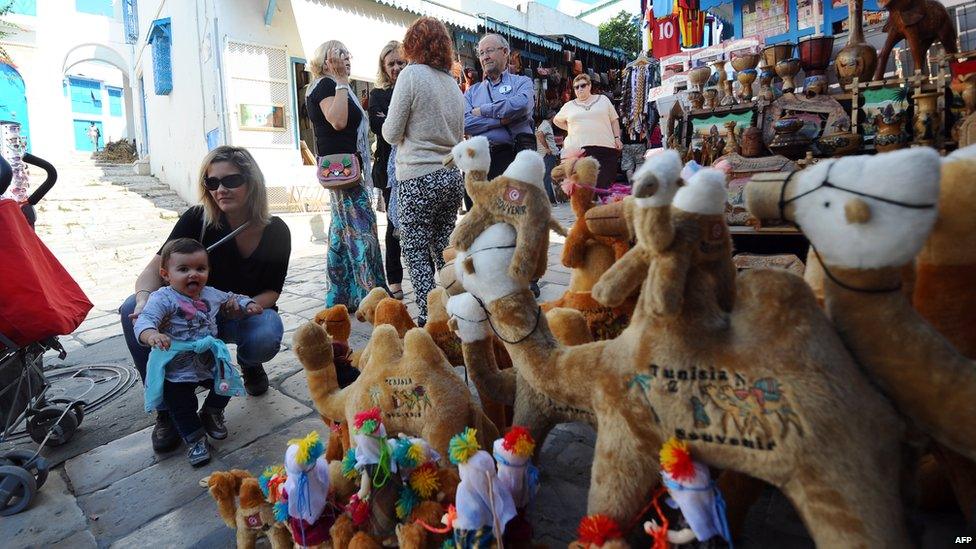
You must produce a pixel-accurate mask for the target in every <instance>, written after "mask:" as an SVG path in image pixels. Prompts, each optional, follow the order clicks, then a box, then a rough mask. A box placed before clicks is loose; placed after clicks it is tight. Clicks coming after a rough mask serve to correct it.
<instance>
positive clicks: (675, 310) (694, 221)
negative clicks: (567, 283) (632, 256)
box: [461, 176, 907, 547]
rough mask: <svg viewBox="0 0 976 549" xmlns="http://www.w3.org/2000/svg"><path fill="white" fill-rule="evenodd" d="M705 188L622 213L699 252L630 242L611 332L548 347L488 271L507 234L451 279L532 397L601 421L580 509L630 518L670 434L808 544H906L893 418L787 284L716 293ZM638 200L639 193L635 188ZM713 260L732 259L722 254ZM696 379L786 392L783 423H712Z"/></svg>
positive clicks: (803, 290)
mask: <svg viewBox="0 0 976 549" xmlns="http://www.w3.org/2000/svg"><path fill="white" fill-rule="evenodd" d="M696 177H697V176H696ZM716 183H717V181H716V180H715V178H712V177H706V176H703V177H702V178H701V180H700V184H701V185H699V184H698V183H696V180H695V179H693V180H692V181H691V182H690V184H689V186H688V187H686V188H684V189H682V190H681V191H679V192H678V195H677V197H676V198H675V205H674V209H673V210H665V209H664V208H663V204H662V205H660V206H654V205H647V206H639V207H638V208H635V210H638V211H637V212H636V213H635V216H636V219H635V228H636V227H644V228H645V230H646V228H647V227H653V226H665V225H666V224H667V223H665V219H666V216H667V215H669V213H670V215H671V219H670V224H671V225H673V226H674V231H673V233H674V234H675V235H686V234H693V233H694V230H693V229H695V230H697V231H698V240H697V244H698V246H695V247H692V248H691V250H690V251H689V253H692V254H693V257H692V258H689V259H681V258H677V257H674V258H668V257H667V255H668V253H669V252H670V250H671V248H670V247H665V248H664V249H663V256H664V257H661V258H658V257H657V256H658V255H662V253H659V252H655V251H654V250H653V249H652V248H645V246H644V245H642V244H640V241H641V240H640V239H639V247H640V248H641V249H643V250H644V253H646V254H647V256H648V263H649V267H648V269H647V270H646V271H645V273H644V276H643V277H642V279H643V280H638V281H637V282H636V283H635V282H633V281H625V280H622V281H621V283H622V286H623V287H624V288H625V290H624V291H626V292H628V293H629V291H630V288H633V287H635V286H636V285H640V284H641V283H642V282H643V290H642V292H641V296H640V300H639V302H638V306H637V308H636V309H635V313H634V319H633V320H632V322H631V324H630V326H628V327H627V329H626V330H624V333H623V334H622V335H621V336H620V337H618V338H616V339H614V340H611V341H598V342H594V343H589V344H584V345H579V346H575V347H566V346H562V345H560V344H558V343H557V342H556V341H555V338H554V337H553V336H552V334H551V332H550V330H549V328H548V323H547V321H546V319H545V317H544V316H542V315H540V314H539V313H538V309H537V306H536V305H535V302H534V300H533V299H532V294H531V293H530V292H529V291H528V290H527V289H526V288H525V287H524V285H522V286H521V287H517V288H516V289H515V290H514V291H512V286H513V281H511V280H510V279H509V280H506V279H505V275H506V273H505V271H504V270H503V269H499V267H498V266H499V265H506V264H507V261H506V260H507V259H508V258H509V257H511V255H510V249H508V248H505V247H504V246H506V245H510V244H511V242H512V239H511V237H510V236H509V238H508V239H504V238H497V235H495V236H496V238H490V237H491V236H492V235H490V234H488V232H487V231H486V233H485V234H484V235H482V236H483V237H482V238H479V239H478V240H476V241H475V243H474V244H473V245H472V248H471V249H470V250H469V252H470V255H471V257H472V258H473V263H474V273H473V274H465V273H463V272H462V273H461V276H462V283H463V284H464V287H465V288H466V289H467V290H469V291H470V292H472V293H473V294H474V295H476V296H477V297H478V298H479V299H481V301H482V302H483V303H485V306H486V309H487V312H488V314H489V315H490V320H491V323H492V326H493V327H494V329H495V330H497V331H498V333H499V334H500V335H501V336H503V337H504V339H505V340H507V341H510V342H512V343H506V347H507V348H508V350H509V354H511V355H512V358H513V361H514V362H515V366H516V368H518V370H519V372H520V373H521V374H522V375H523V376H524V377H525V379H526V381H527V382H528V383H529V384H530V385H531V386H532V387H533V388H534V389H535V390H536V391H538V392H539V393H541V394H544V395H546V396H549V397H550V398H553V399H556V400H559V401H562V402H565V403H567V404H569V405H572V406H576V407H581V408H590V409H592V410H593V411H594V413H595V415H596V417H597V422H598V423H599V425H600V428H599V430H598V433H597V443H596V452H595V456H594V463H593V469H592V478H593V482H592V484H591V486H590V494H589V499H588V512H589V513H590V514H597V513H602V514H606V515H608V516H609V517H611V518H613V519H614V520H616V521H617V522H618V523H629V522H630V521H631V520H632V519H633V518H634V515H635V514H636V513H637V511H638V510H639V509H640V508H641V507H642V506H643V504H644V502H645V501H646V498H648V497H649V495H650V492H651V489H652V488H653V487H654V486H655V485H656V483H657V482H658V479H659V470H658V463H657V461H656V459H655V456H656V454H657V452H658V450H659V448H660V446H661V444H662V442H663V441H664V440H665V439H666V438H668V437H670V436H676V437H678V438H679V439H683V440H685V441H686V442H688V444H689V446H690V447H691V451H692V452H693V453H694V455H695V456H696V459H699V460H701V461H702V462H704V463H706V464H708V465H711V466H713V467H718V468H722V469H730V470H734V471H740V472H743V473H746V474H748V475H751V476H754V477H756V478H759V479H762V480H765V481H766V482H769V483H770V484H772V485H774V486H776V487H778V488H779V489H780V490H782V491H783V492H784V493H785V494H786V495H787V497H789V498H790V500H791V501H792V502H793V504H794V506H795V507H796V509H797V510H798V512H799V513H800V515H801V517H802V518H803V520H804V522H805V523H806V525H807V528H808V529H809V530H810V532H811V534H812V536H813V538H814V541H815V542H816V543H817V544H818V545H819V546H822V547H834V546H844V547H876V546H885V547H903V546H906V544H907V540H906V533H905V530H904V525H903V522H902V513H901V505H900V500H899V497H898V488H897V486H898V472H899V459H898V456H899V451H898V450H899V441H900V440H901V435H902V425H901V423H900V421H899V420H898V418H897V416H896V415H895V413H894V410H893V409H892V408H891V406H890V405H889V404H888V403H887V402H886V401H885V400H884V399H883V398H882V397H881V396H880V395H879V394H878V393H877V392H876V391H875V390H874V389H873V388H872V387H871V385H870V384H869V383H868V382H867V380H866V379H865V378H864V376H863V375H861V374H860V372H859V370H858V367H857V365H856V364H855V363H854V362H853V360H852V359H851V357H850V355H849V354H848V353H847V351H846V349H845V348H844V345H843V343H842V342H841V341H840V339H839V338H838V337H837V335H836V333H835V332H834V329H833V326H832V325H831V324H830V322H829V321H828V320H827V318H826V317H825V316H824V314H823V312H822V311H821V310H820V309H819V308H818V306H817V304H816V301H815V300H814V298H813V296H812V294H811V293H810V290H809V288H807V286H806V285H805V284H804V283H803V280H802V279H800V278H799V277H796V276H794V275H792V274H789V273H786V272H779V271H767V270H752V271H749V272H747V273H744V274H743V275H742V276H740V277H739V278H738V280H737V281H736V286H735V294H734V302H733V304H734V306H733V307H727V305H728V303H729V302H732V297H733V296H721V295H719V294H718V290H717V289H718V288H721V287H723V286H724V281H723V277H724V276H725V273H727V272H728V271H729V266H728V265H721V263H722V261H721V260H720V259H719V258H717V257H714V256H713V255H712V252H713V250H714V247H713V246H714V245H716V244H717V242H716V238H715V237H714V233H712V232H711V228H712V227H713V226H714V225H712V224H711V221H712V219H715V218H717V219H724V218H723V216H722V212H723V211H724V202H725V196H724V195H725V192H724V186H722V185H721V184H720V183H718V186H716ZM635 194H637V196H647V193H643V192H641V191H640V190H639V189H638V190H635ZM652 196H653V195H652ZM662 202H667V200H662ZM645 214H646V216H647V217H648V218H650V219H643V218H644V217H645ZM662 216H664V217H665V219H661V217H662ZM654 218H657V219H654ZM638 235H641V232H638ZM641 236H642V238H643V239H644V241H648V240H652V239H653V237H654V235H651V234H646V233H645V234H643V235H641ZM724 238H726V239H727V238H728V233H727V229H726V231H725V236H724ZM678 245H679V246H680V247H681V249H684V250H687V248H686V247H685V244H684V243H681V242H679V243H678ZM699 252H701V254H699ZM660 260H664V262H665V263H664V264H663V265H658V263H659V262H660ZM724 261H726V262H728V263H729V264H731V258H728V257H726V258H725V260H724ZM634 264H636V263H634ZM632 266H633V264H632ZM665 273H671V275H672V276H675V277H676V278H675V279H669V277H667V276H663V275H664V274H665ZM675 287H680V288H682V289H683V290H682V292H676V291H675ZM729 290H731V288H730V289H729ZM654 292H657V293H656V294H655V293H654ZM729 309H730V310H729ZM705 384H712V385H718V386H728V387H730V388H731V389H732V391H733V393H732V394H733V395H735V398H737V399H740V400H742V401H746V400H748V399H751V398H755V399H757V400H759V399H760V398H761V402H763V403H765V402H767V401H779V400H781V399H782V398H784V397H785V398H787V399H788V400H789V401H790V403H791V409H790V412H791V414H790V416H789V417H790V419H791V420H792V419H794V418H795V421H796V425H794V424H793V423H792V421H790V422H788V428H787V427H785V426H782V425H779V424H778V423H780V422H779V419H778V416H777V414H776V413H775V412H773V411H768V412H767V411H763V415H764V419H766V420H767V421H771V422H772V423H773V428H772V436H767V435H766V432H765V431H764V430H763V429H762V427H758V428H757V427H756V426H755V422H753V424H752V425H749V426H746V425H741V424H740V425H741V430H740V425H736V424H735V423H734V422H731V421H727V422H726V424H725V426H723V425H722V423H721V421H720V414H721V413H722V412H723V410H722V409H720V408H718V407H717V406H715V405H714V404H713V403H711V402H710V401H708V400H707V398H705V395H704V394H703V390H704V389H703V386H704V385H705ZM723 390H724V389H723ZM760 395H761V396H760ZM696 399H697V401H698V403H700V404H701V406H698V405H696ZM780 415H781V414H780ZM773 418H777V419H775V421H773Z"/></svg>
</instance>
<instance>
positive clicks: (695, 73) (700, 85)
mask: <svg viewBox="0 0 976 549" xmlns="http://www.w3.org/2000/svg"><path fill="white" fill-rule="evenodd" d="M711 75H712V69H711V68H710V67H707V66H701V67H695V68H693V69H691V70H690V71H688V83H689V84H691V85H692V86H694V89H695V90H697V91H702V90H703V89H704V87H705V82H708V77H709V76H711Z"/></svg>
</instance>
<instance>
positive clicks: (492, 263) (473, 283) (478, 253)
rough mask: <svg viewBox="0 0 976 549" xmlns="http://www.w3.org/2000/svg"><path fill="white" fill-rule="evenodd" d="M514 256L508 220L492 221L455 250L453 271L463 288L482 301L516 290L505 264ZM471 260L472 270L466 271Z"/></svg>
mask: <svg viewBox="0 0 976 549" xmlns="http://www.w3.org/2000/svg"><path fill="white" fill-rule="evenodd" d="M513 255H515V229H514V228H513V227H512V226H511V225H509V224H507V223H495V224H494V225H492V226H490V227H488V228H487V229H485V230H484V232H482V233H481V234H480V235H478V237H477V238H475V239H474V242H473V243H472V244H471V247H470V248H469V249H467V250H464V251H458V255H457V258H456V259H455V261H454V271H455V274H456V275H457V278H458V280H460V281H461V284H462V285H463V286H464V289H465V290H467V291H469V292H471V293H472V294H474V295H475V296H476V297H478V298H479V299H481V300H482V302H484V303H485V304H488V303H491V302H492V301H494V300H496V299H498V298H500V297H505V296H507V295H509V294H512V293H515V292H517V291H518V290H519V289H521V286H520V285H519V283H518V282H517V281H516V280H515V279H513V278H512V277H511V276H509V274H508V266H509V264H510V263H511V262H512V256H513ZM467 261H471V262H472V264H473V266H474V272H473V273H472V274H468V273H466V272H465V270H466V269H465V267H464V265H465V263H466V262H467Z"/></svg>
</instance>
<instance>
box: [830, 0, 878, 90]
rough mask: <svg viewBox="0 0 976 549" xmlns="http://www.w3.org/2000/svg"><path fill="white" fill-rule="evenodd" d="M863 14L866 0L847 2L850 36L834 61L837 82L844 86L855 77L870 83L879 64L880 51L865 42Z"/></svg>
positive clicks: (848, 0) (849, 0) (850, 0)
mask: <svg viewBox="0 0 976 549" xmlns="http://www.w3.org/2000/svg"><path fill="white" fill-rule="evenodd" d="M863 12H864V0H847V27H848V29H850V34H849V35H848V37H847V45H846V46H844V48H843V49H841V50H840V51H839V52H837V57H836V58H835V59H834V69H835V70H836V71H837V80H838V81H839V82H840V83H841V85H843V86H848V85H850V83H851V82H852V81H853V80H854V77H857V79H858V80H859V81H860V82H867V81H869V80H870V79H871V77H872V76H873V75H874V67H875V66H876V65H877V64H878V51H877V50H876V49H874V46H872V45H870V44H868V43H867V42H865V41H864V28H863V27H862V16H863Z"/></svg>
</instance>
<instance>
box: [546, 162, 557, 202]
mask: <svg viewBox="0 0 976 549" xmlns="http://www.w3.org/2000/svg"><path fill="white" fill-rule="evenodd" d="M543 161H544V162H545V165H546V173H545V179H544V182H545V184H546V194H547V195H549V202H551V203H553V204H555V203H556V193H555V191H553V188H552V169H553V168H555V167H556V166H558V165H559V157H558V156H556V155H554V154H547V155H545V156H544V157H543Z"/></svg>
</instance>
